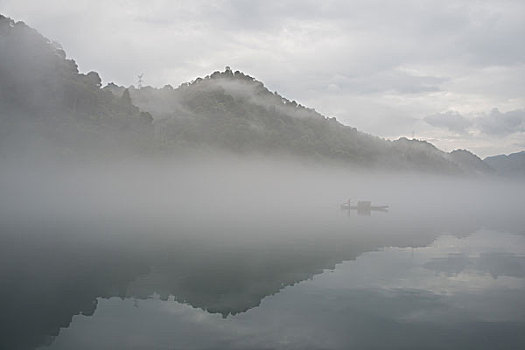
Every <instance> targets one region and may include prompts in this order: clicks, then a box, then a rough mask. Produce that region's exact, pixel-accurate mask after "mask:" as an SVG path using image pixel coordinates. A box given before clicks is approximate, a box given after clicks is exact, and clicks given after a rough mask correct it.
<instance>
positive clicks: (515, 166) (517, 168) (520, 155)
mask: <svg viewBox="0 0 525 350" xmlns="http://www.w3.org/2000/svg"><path fill="white" fill-rule="evenodd" d="M483 161H484V162H485V163H487V164H488V165H489V166H491V167H492V168H494V169H495V170H496V172H497V173H498V174H500V175H504V176H511V177H524V176H525V151H521V152H517V153H512V154H509V155H508V156H507V155H504V154H501V155H498V156H493V157H487V158H485V159H484V160H483Z"/></svg>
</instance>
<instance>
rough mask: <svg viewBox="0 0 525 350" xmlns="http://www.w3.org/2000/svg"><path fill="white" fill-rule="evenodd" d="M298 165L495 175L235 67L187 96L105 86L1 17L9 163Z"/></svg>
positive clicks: (3, 138) (0, 151)
mask: <svg viewBox="0 0 525 350" xmlns="http://www.w3.org/2000/svg"><path fill="white" fill-rule="evenodd" d="M196 149H198V150H199V152H200V153H205V154H207V153H212V152H215V151H216V150H220V151H229V152H235V153H237V154H239V153H240V154H247V155H251V154H265V155H268V156H270V157H272V156H283V155H285V156H293V157H300V158H302V159H310V160H314V161H320V162H337V163H340V164H348V165H352V166H364V167H367V168H381V169H401V170H403V169H406V170H421V171H426V172H440V173H486V172H487V169H486V167H485V165H483V163H482V161H481V160H480V159H479V158H478V157H476V156H475V155H473V154H471V153H470V152H467V151H461V152H460V153H450V154H449V153H445V152H443V151H440V150H439V149H437V148H436V147H434V146H433V145H431V144H429V143H427V142H424V141H417V140H408V139H400V140H397V141H387V140H384V139H381V138H378V137H374V136H371V135H368V134H365V133H362V132H359V131H358V130H356V129H355V128H352V127H349V126H345V125H342V124H341V123H339V122H338V121H337V120H336V119H335V118H327V117H325V116H323V115H321V114H320V113H318V112H316V111H315V110H313V109H311V108H306V107H304V106H302V105H300V104H297V103H296V102H295V101H290V100H288V99H286V98H284V97H282V96H280V95H279V94H277V93H274V92H271V91H269V90H268V89H267V88H266V87H265V86H264V85H263V84H262V83H261V82H259V81H257V80H255V79H254V78H252V77H250V76H248V75H246V74H244V73H241V72H239V71H236V72H233V71H232V70H231V69H230V68H228V67H227V68H226V69H225V70H224V71H222V72H214V73H213V74H211V75H209V76H207V77H205V78H198V79H196V80H194V81H193V82H191V83H185V84H182V85H181V86H179V87H178V88H172V87H171V86H166V87H164V88H160V89H157V88H151V87H144V88H140V89H136V88H134V87H130V88H124V87H119V86H117V85H114V84H109V85H108V86H106V87H105V88H102V87H101V79H100V77H99V75H98V74H97V73H96V72H89V73H87V74H82V73H80V72H79V71H78V68H77V65H76V63H75V61H73V60H72V59H68V58H67V57H66V54H65V52H64V50H63V49H62V48H61V47H60V45H59V44H57V43H55V42H52V41H51V40H48V39H46V38H45V37H43V36H42V35H41V34H39V33H38V32H37V31H36V30H34V29H32V28H30V27H28V26H27V25H26V24H24V23H23V22H15V21H14V20H12V19H9V18H7V17H4V16H1V15H0V156H6V155H14V156H15V157H16V156H17V155H18V154H20V152H25V151H28V152H33V151H35V150H36V151H38V152H48V153H52V154H54V155H62V154H65V155H67V156H72V157H75V156H77V155H82V154H84V153H88V154H105V155H108V154H109V155H112V154H114V153H115V151H117V153H118V152H125V153H131V154H136V153H144V152H147V154H149V155H156V154H162V155H166V154H168V155H169V154H174V153H177V152H179V151H181V150H183V151H188V150H190V151H193V150H196Z"/></svg>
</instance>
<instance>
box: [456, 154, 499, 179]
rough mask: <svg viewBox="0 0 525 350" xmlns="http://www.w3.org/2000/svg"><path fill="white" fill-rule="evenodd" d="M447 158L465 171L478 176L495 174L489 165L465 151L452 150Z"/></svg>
mask: <svg viewBox="0 0 525 350" xmlns="http://www.w3.org/2000/svg"><path fill="white" fill-rule="evenodd" d="M448 157H449V159H450V160H452V161H453V162H454V163H456V164H457V165H459V166H460V167H461V168H463V169H465V170H466V171H474V172H477V173H479V174H493V173H494V172H495V171H494V169H493V168H492V167H491V166H490V165H489V164H487V163H486V162H484V161H483V160H481V158H479V157H478V156H477V155H475V154H474V153H472V152H470V151H467V150H465V149H457V150H454V151H452V152H450V153H449V155H448Z"/></svg>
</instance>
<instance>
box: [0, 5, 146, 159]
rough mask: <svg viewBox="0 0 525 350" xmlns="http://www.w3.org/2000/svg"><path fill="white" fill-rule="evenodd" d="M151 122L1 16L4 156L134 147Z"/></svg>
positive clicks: (0, 142)
mask: <svg viewBox="0 0 525 350" xmlns="http://www.w3.org/2000/svg"><path fill="white" fill-rule="evenodd" d="M151 122H152V118H151V116H150V115H149V114H147V113H141V111H140V110H139V109H138V108H137V107H135V106H133V104H132V103H131V101H130V100H129V99H127V100H126V99H125V98H118V97H115V96H114V95H113V94H111V93H109V92H108V91H106V90H103V89H101V79H100V77H99V75H98V74H97V73H95V72H89V73H87V74H81V73H79V71H78V68H77V65H76V63H75V61H73V60H71V59H67V58H66V54H65V52H64V50H63V49H62V48H61V47H60V45H59V44H57V43H55V42H52V41H50V40H48V39H46V38H45V37H43V36H42V35H41V34H39V33H38V32H37V31H36V30H34V29H32V28H30V27H28V26H27V25H26V24H24V23H23V22H15V21H14V20H12V19H9V18H6V17H4V16H2V15H0V149H1V151H2V153H4V154H5V153H6V152H20V151H21V150H23V149H24V150H28V149H31V150H38V149H40V150H42V148H44V149H47V150H48V151H56V152H59V153H60V152H62V153H69V152H73V153H78V152H79V151H80V152H82V150H83V149H84V150H87V149H90V150H92V149H93V148H94V147H99V148H105V147H113V148H114V147H122V146H123V147H133V145H132V143H136V142H137V140H138V139H139V138H142V135H145V134H146V133H147V132H148V131H147V129H148V128H149V129H152V126H151ZM148 124H149V126H148ZM117 144H119V145H118V146H117Z"/></svg>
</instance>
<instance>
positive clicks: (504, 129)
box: [423, 108, 525, 138]
mask: <svg viewBox="0 0 525 350" xmlns="http://www.w3.org/2000/svg"><path fill="white" fill-rule="evenodd" d="M423 120H424V121H425V122H427V123H428V124H430V125H432V126H434V127H437V128H445V129H448V130H450V131H454V132H457V133H467V131H469V130H471V131H475V132H478V133H482V134H485V135H488V136H494V137H500V138H501V137H505V136H509V135H512V134H519V133H523V132H525V109H516V110H512V111H508V112H504V113H502V112H500V110H499V109H497V108H493V109H492V110H491V111H490V112H488V113H482V114H479V115H477V116H476V117H474V118H471V119H469V118H466V117H464V116H463V115H461V114H460V113H458V112H456V111H447V112H445V113H438V114H433V115H430V116H427V117H425V118H423Z"/></svg>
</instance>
